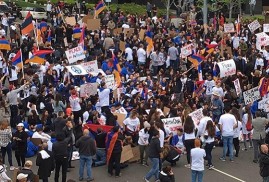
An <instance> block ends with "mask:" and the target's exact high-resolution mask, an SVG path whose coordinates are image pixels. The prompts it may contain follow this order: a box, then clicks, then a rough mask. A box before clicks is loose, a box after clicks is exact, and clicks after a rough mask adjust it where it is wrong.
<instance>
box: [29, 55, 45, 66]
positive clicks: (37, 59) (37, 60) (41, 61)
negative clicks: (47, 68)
mask: <svg viewBox="0 0 269 182" xmlns="http://www.w3.org/2000/svg"><path fill="white" fill-rule="evenodd" d="M27 63H36V64H44V63H45V59H43V58H41V57H39V56H35V55H33V56H32V57H31V58H30V59H27V60H26V61H25V64H27Z"/></svg>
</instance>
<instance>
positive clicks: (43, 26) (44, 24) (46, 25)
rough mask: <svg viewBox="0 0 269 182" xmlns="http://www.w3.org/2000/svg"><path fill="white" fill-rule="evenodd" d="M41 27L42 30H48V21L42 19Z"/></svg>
mask: <svg viewBox="0 0 269 182" xmlns="http://www.w3.org/2000/svg"><path fill="white" fill-rule="evenodd" d="M39 28H40V30H41V32H46V31H47V28H48V24H47V22H45V21H41V23H40V24H39Z"/></svg>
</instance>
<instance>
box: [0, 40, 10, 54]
mask: <svg viewBox="0 0 269 182" xmlns="http://www.w3.org/2000/svg"><path fill="white" fill-rule="evenodd" d="M0 49H2V50H8V51H9V50H11V48H10V43H9V41H8V40H6V39H0Z"/></svg>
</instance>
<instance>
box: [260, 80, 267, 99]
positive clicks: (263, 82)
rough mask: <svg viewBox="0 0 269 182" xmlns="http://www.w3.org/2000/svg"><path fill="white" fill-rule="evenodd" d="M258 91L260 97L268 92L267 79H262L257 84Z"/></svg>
mask: <svg viewBox="0 0 269 182" xmlns="http://www.w3.org/2000/svg"><path fill="white" fill-rule="evenodd" d="M259 91H260V95H261V97H263V96H265V95H266V94H267V93H268V92H269V79H268V78H265V77H263V78H262V79H261V80H260V82H259Z"/></svg>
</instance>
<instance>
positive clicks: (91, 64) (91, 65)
mask: <svg viewBox="0 0 269 182" xmlns="http://www.w3.org/2000/svg"><path fill="white" fill-rule="evenodd" d="M81 66H83V68H84V69H85V70H86V71H87V73H91V72H95V73H96V72H98V64H97V60H94V61H88V62H86V63H81Z"/></svg>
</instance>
